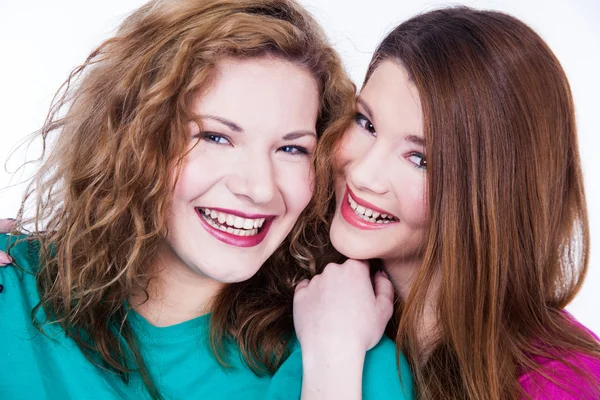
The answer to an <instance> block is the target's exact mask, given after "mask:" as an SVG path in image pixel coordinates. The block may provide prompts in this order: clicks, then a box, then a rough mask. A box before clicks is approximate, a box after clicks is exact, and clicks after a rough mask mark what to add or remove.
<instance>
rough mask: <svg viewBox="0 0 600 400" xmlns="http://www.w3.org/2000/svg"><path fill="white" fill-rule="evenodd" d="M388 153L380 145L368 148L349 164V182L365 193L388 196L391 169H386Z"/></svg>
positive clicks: (376, 144)
mask: <svg viewBox="0 0 600 400" xmlns="http://www.w3.org/2000/svg"><path fill="white" fill-rule="evenodd" d="M387 153H389V152H388V151H385V149H384V148H383V146H381V145H380V144H379V143H375V144H374V145H373V146H370V147H368V148H366V149H365V150H364V151H363V152H362V153H361V154H358V155H357V156H356V158H355V159H354V160H351V161H350V163H349V164H348V170H347V171H348V172H347V174H348V176H347V179H348V182H349V183H350V184H351V185H352V186H353V187H355V188H356V189H359V190H361V191H363V192H369V193H372V194H376V195H384V194H386V193H387V192H388V191H389V185H388V182H387V179H386V176H387V174H388V171H387V168H389V167H386V159H387V158H388V154H387Z"/></svg>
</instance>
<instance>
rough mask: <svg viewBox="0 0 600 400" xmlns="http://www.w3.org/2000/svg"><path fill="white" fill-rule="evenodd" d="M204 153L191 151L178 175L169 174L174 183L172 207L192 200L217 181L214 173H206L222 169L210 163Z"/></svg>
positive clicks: (196, 150) (197, 150) (198, 150)
mask: <svg viewBox="0 0 600 400" xmlns="http://www.w3.org/2000/svg"><path fill="white" fill-rule="evenodd" d="M199 153H202V154H199ZM205 153H206V152H202V151H201V149H198V148H196V149H193V150H192V152H191V153H190V154H189V155H188V157H187V158H186V159H185V160H184V162H183V164H182V166H181V168H180V169H179V175H178V176H177V175H176V171H173V173H172V174H171V182H176V183H175V187H174V192H173V203H174V205H175V204H176V203H181V202H188V201H192V200H194V199H195V198H197V197H198V196H200V195H201V194H203V193H204V192H206V191H207V190H208V189H209V188H210V187H211V186H213V185H214V184H215V182H216V181H217V180H218V179H219V176H217V174H216V173H207V171H213V172H216V171H222V170H223V169H222V168H219V166H218V165H216V164H215V163H214V162H211V160H210V158H209V157H207V156H208V154H205ZM175 179H177V180H176V181H175Z"/></svg>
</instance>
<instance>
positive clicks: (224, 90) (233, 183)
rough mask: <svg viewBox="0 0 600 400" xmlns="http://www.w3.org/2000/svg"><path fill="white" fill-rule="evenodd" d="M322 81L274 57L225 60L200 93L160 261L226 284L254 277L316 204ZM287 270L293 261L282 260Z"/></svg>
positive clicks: (195, 106) (195, 105)
mask: <svg viewBox="0 0 600 400" xmlns="http://www.w3.org/2000/svg"><path fill="white" fill-rule="evenodd" d="M318 107H319V93H318V88H317V82H316V80H315V79H314V78H313V77H312V75H311V74H310V73H309V72H308V71H306V70H304V69H303V68H301V67H299V66H297V65H295V64H292V63H290V62H286V61H283V60H278V59H272V58H264V59H263V58H261V59H249V60H236V59H233V60H224V61H222V62H220V63H219V64H218V65H217V76H216V80H215V81H214V82H213V84H212V85H211V87H210V88H209V90H208V91H207V92H206V93H204V94H202V95H201V96H199V97H198V99H197V101H196V102H195V104H194V111H195V113H196V114H197V115H198V116H200V118H201V120H202V127H198V125H197V124H195V123H192V124H190V129H189V135H190V145H189V153H188V154H187V157H186V158H185V161H184V164H183V167H182V169H181V171H180V174H179V179H178V180H177V184H176V187H175V193H174V195H173V201H172V206H171V212H170V217H169V221H168V227H169V235H168V237H167V241H166V246H165V247H164V249H163V254H161V258H162V259H163V260H164V259H167V260H169V261H168V262H169V264H174V265H180V266H185V267H187V268H188V271H189V270H192V271H194V272H196V273H197V274H200V275H203V276H206V277H209V278H211V279H213V280H216V281H219V282H239V281H243V280H246V279H248V278H250V277H251V276H252V275H254V274H255V273H256V272H257V271H258V269H259V268H260V267H261V266H262V264H263V263H264V262H265V261H266V260H267V258H269V257H270V256H271V255H272V254H273V253H274V252H275V250H276V249H277V247H278V246H279V245H280V244H281V243H282V242H283V240H284V239H285V238H286V236H287V235H288V234H289V232H290V231H291V229H292V228H293V226H294V224H295V223H296V221H297V220H298V218H299V216H300V214H301V213H302V211H303V210H304V208H305V207H306V206H307V204H308V202H309V200H310V198H311V195H312V186H313V179H314V171H313V163H312V160H311V156H310V154H311V153H313V152H314V150H315V147H316V144H317V135H316V131H315V126H316V121H317V113H318ZM282 268H285V266H282Z"/></svg>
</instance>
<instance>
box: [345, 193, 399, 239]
mask: <svg viewBox="0 0 600 400" xmlns="http://www.w3.org/2000/svg"><path fill="white" fill-rule="evenodd" d="M341 213H342V217H343V218H344V219H345V220H346V222H348V223H349V224H350V225H352V226H354V227H356V228H358V229H362V230H371V231H372V230H375V229H384V228H388V227H390V226H391V225H394V224H397V223H398V222H397V221H394V222H388V223H387V224H378V223H376V222H369V221H365V220H364V219H362V218H361V217H359V216H358V215H356V213H355V212H354V210H353V209H352V207H350V203H349V202H348V192H346V194H345V196H344V199H343V200H342V210H341Z"/></svg>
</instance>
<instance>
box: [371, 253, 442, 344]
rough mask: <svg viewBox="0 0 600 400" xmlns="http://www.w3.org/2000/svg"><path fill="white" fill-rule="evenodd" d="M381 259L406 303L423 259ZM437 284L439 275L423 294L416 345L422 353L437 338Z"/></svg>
mask: <svg viewBox="0 0 600 400" xmlns="http://www.w3.org/2000/svg"><path fill="white" fill-rule="evenodd" d="M382 261H383V265H384V268H385V270H386V271H387V272H388V274H389V276H390V279H391V281H392V284H393V285H394V288H395V289H396V291H397V292H398V294H399V296H400V298H401V299H402V301H403V302H404V303H405V304H406V301H407V300H408V297H409V295H410V293H411V291H412V289H413V284H414V283H415V280H416V278H417V275H418V273H419V269H420V267H421V264H422V261H423V260H422V259H420V258H419V259H416V260H415V259H412V260H398V259H395V260H382ZM439 284H440V282H439V276H436V277H434V279H433V281H432V284H431V286H430V288H429V290H428V291H427V294H426V296H425V303H424V304H423V314H422V315H421V321H420V324H419V326H417V339H418V346H419V348H420V349H421V350H422V351H423V352H424V353H427V349H428V348H429V347H430V345H431V344H433V343H434V342H435V340H436V339H437V326H438V324H437V298H438V293H439V286H440V285H439Z"/></svg>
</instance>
